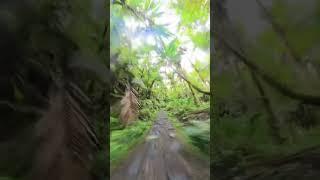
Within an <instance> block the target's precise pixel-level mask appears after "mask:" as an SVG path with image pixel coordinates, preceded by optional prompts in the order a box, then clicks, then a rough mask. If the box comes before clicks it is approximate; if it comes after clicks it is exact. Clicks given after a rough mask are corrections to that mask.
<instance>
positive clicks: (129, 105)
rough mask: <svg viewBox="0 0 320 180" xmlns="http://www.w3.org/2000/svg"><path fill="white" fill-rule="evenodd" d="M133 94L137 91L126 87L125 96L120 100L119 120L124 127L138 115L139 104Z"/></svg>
mask: <svg viewBox="0 0 320 180" xmlns="http://www.w3.org/2000/svg"><path fill="white" fill-rule="evenodd" d="M135 93H137V91H135V90H134V89H133V88H132V87H127V89H126V92H125V95H124V96H123V98H122V100H121V106H122V108H121V113H120V119H121V121H122V123H123V124H124V125H125V126H126V125H128V124H129V123H130V122H132V121H134V120H135V119H136V117H137V114H138V110H139V105H140V104H139V101H138V98H137V96H136V94H135Z"/></svg>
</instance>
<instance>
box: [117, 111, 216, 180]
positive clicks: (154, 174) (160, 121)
mask: <svg viewBox="0 0 320 180" xmlns="http://www.w3.org/2000/svg"><path fill="white" fill-rule="evenodd" d="M195 179H197V180H199V179H201V180H207V179H210V172H209V163H208V162H203V161H201V160H200V159H198V158H196V157H195V156H193V155H191V154H190V153H188V152H187V151H185V150H184V148H183V145H182V143H180V142H179V141H178V140H177V139H176V137H175V129H174V128H173V127H172V124H171V123H170V122H169V121H168V117H167V115H166V113H165V112H160V113H159V115H158V118H157V120H156V122H155V123H154V125H153V127H152V129H151V131H150V133H149V135H148V136H147V137H146V139H145V142H144V143H143V144H142V145H139V146H138V147H137V148H136V149H135V150H134V151H133V152H132V153H131V155H130V156H129V158H128V159H127V160H125V161H124V162H123V163H122V165H120V166H119V167H118V168H117V169H115V170H114V171H113V172H111V180H195Z"/></svg>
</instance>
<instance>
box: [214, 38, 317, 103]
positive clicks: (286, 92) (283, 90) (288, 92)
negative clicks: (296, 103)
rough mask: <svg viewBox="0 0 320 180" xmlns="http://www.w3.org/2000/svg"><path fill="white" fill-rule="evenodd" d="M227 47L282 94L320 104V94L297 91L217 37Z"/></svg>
mask: <svg viewBox="0 0 320 180" xmlns="http://www.w3.org/2000/svg"><path fill="white" fill-rule="evenodd" d="M217 38H218V39H219V40H220V41H221V42H222V43H223V44H224V45H225V47H226V48H227V49H229V50H230V51H231V52H232V53H233V54H234V55H235V56H236V57H237V58H238V59H239V60H240V61H241V62H243V63H244V64H245V65H246V66H247V67H248V68H250V69H251V70H252V71H254V72H256V73H257V74H258V75H259V76H261V78H262V79H263V80H264V81H265V82H266V83H268V84H269V85H270V86H271V87H273V88H274V89H276V90H277V91H279V92H280V93H281V94H282V95H284V96H287V97H290V98H292V99H296V100H300V101H302V102H303V103H305V104H311V105H317V106H319V105H320V96H315V95H309V94H303V93H300V92H295V91H293V90H291V89H290V88H289V87H287V86H286V85H285V84H282V83H281V82H279V81H277V80H276V79H275V78H274V77H272V76H270V75H269V74H268V73H266V72H264V71H263V70H262V69H261V68H260V67H258V66H257V65H256V64H255V63H253V62H252V61H251V60H249V59H248V58H247V57H246V56H245V55H243V54H242V53H240V52H239V51H238V50H236V49H235V48H233V47H232V46H231V45H230V44H229V43H228V42H226V41H225V40H224V38H222V37H220V36H218V37H217Z"/></svg>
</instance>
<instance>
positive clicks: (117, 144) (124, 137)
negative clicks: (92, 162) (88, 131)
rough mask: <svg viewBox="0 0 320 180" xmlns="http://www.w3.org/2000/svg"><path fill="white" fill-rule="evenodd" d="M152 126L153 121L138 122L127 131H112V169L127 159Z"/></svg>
mask: <svg viewBox="0 0 320 180" xmlns="http://www.w3.org/2000/svg"><path fill="white" fill-rule="evenodd" d="M151 124H152V122H151V121H146V122H143V121H136V122H134V123H133V124H132V125H130V126H128V127H127V128H126V129H123V130H114V131H111V137H110V163H111V166H112V167H114V166H115V164H117V163H118V162H119V161H120V160H121V159H123V158H125V157H126V156H127V153H128V152H129V150H130V149H132V147H133V146H134V145H136V144H137V143H138V142H140V141H141V140H142V139H143V137H144V135H146V133H147V132H148V129H149V128H150V126H151Z"/></svg>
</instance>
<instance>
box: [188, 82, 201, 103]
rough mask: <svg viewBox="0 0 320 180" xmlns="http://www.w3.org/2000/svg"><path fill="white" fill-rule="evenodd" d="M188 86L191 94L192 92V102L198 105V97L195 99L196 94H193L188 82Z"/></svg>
mask: <svg viewBox="0 0 320 180" xmlns="http://www.w3.org/2000/svg"><path fill="white" fill-rule="evenodd" d="M187 84H188V83H187ZM188 87H189V89H190V91H191V94H192V96H193V101H194V103H195V104H196V105H197V106H198V105H199V102H198V99H197V97H196V95H195V93H194V91H193V89H192V87H191V86H190V84H188Z"/></svg>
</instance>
